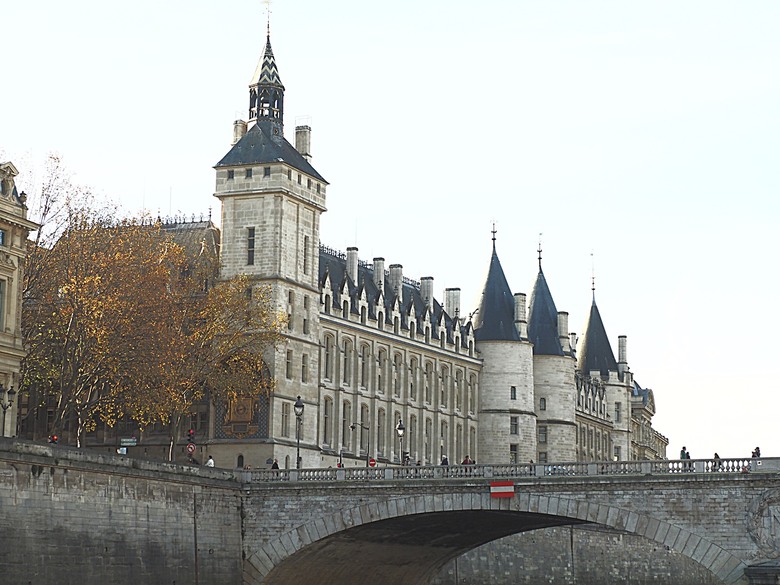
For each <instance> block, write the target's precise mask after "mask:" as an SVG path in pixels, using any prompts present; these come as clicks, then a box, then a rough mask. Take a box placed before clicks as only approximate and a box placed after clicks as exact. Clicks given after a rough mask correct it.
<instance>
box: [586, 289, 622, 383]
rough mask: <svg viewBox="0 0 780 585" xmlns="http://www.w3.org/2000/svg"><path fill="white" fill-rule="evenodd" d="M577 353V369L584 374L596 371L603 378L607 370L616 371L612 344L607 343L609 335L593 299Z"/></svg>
mask: <svg viewBox="0 0 780 585" xmlns="http://www.w3.org/2000/svg"><path fill="white" fill-rule="evenodd" d="M594 294H595V293H594ZM577 354H578V359H577V369H578V370H580V371H581V372H583V373H585V374H589V373H590V372H594V371H597V372H599V374H600V375H601V376H602V377H603V378H607V377H609V372H617V369H618V367H617V362H616V361H615V354H614V353H612V346H611V345H610V344H609V337H607V331H606V329H605V328H604V323H603V322H602V320H601V314H600V313H599V308H598V307H597V306H596V300H595V299H593V302H592V303H591V306H590V315H589V317H588V324H587V326H586V327H585V333H584V334H583V336H582V338H581V339H580V346H579V348H578V349H577Z"/></svg>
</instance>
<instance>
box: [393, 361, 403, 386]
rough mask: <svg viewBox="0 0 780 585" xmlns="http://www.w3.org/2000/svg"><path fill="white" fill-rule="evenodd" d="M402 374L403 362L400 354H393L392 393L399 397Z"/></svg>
mask: <svg viewBox="0 0 780 585" xmlns="http://www.w3.org/2000/svg"><path fill="white" fill-rule="evenodd" d="M402 373H403V362H402V358H401V354H400V353H397V354H395V357H394V358H393V393H394V394H395V395H396V396H401V378H402V377H403V376H402Z"/></svg>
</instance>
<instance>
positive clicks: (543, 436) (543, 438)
mask: <svg viewBox="0 0 780 585" xmlns="http://www.w3.org/2000/svg"><path fill="white" fill-rule="evenodd" d="M539 442H540V443H546V442H547V427H539Z"/></svg>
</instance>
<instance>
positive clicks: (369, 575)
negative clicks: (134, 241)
mask: <svg viewBox="0 0 780 585" xmlns="http://www.w3.org/2000/svg"><path fill="white" fill-rule="evenodd" d="M499 481H500V482H503V483H509V484H510V487H509V488H508V489H510V490H514V495H512V496H511V497H504V498H497V497H491V483H495V482H499ZM505 489H507V488H505ZM494 495H495V494H494ZM779 520H780V459H774V458H764V459H761V460H722V461H719V462H712V461H705V460H693V461H689V462H687V463H686V462H680V461H657V462H649V461H643V462H609V463H566V464H556V465H546V466H542V465H474V466H451V467H411V468H401V467H395V468H389V467H388V468H378V469H369V468H362V467H361V468H358V467H355V468H342V469H318V470H314V469H305V470H300V471H298V470H280V471H276V470H274V471H271V470H263V471H251V472H249V471H242V470H236V471H233V470H222V469H208V468H199V467H188V466H182V465H175V464H166V463H159V462H152V461H144V460H138V459H129V458H122V457H115V456H110V455H109V456H106V455H97V454H94V453H90V452H85V451H79V450H75V449H67V448H61V447H52V446H48V445H39V444H32V443H24V442H21V441H16V440H9V439H4V440H0V550H2V551H4V553H3V555H0V574H3V575H4V576H5V577H8V579H7V580H6V579H5V577H4V581H3V582H7V583H9V584H10V583H24V584H29V585H35V584H39V583H40V584H43V583H45V582H46V583H48V582H50V581H52V580H54V579H56V580H57V582H58V583H60V584H63V583H79V584H80V585H91V584H92V583H95V584H97V583H101V584H102V583H107V582H110V583H115V584H123V583H128V584H130V583H139V582H142V583H150V584H155V583H160V584H162V583H167V584H171V583H179V584H181V583H195V584H209V585H211V584H220V585H221V584H223V583H224V584H225V585H238V584H239V583H243V584H245V585H250V584H260V583H263V584H264V585H265V584H273V585H286V584H292V583H295V584H304V585H305V584H308V583H311V584H330V583H334V584H335V583H338V584H349V585H360V584H363V583H366V584H368V583H371V584H375V585H385V584H388V585H389V584H398V583H405V584H411V585H414V584H421V585H422V584H425V583H429V582H430V581H431V579H432V578H433V577H434V576H435V575H436V574H437V573H438V572H439V570H440V569H441V567H442V566H444V565H445V564H446V563H447V562H449V561H450V560H451V559H454V558H456V557H458V556H459V555H461V554H463V553H464V552H466V551H469V550H471V549H474V548H475V547H478V546H480V545H482V544H484V543H487V542H490V541H492V540H495V539H498V538H501V537H504V536H506V535H510V534H514V533H518V532H524V531H530V530H535V529H539V528H546V527H554V526H563V525H572V524H591V525H598V526H601V527H605V528H606V529H608V530H614V531H620V532H621V533H628V534H635V535H639V536H641V537H642V538H645V539H648V540H649V541H653V542H655V543H657V544H658V545H659V546H660V547H662V549H663V550H673V551H676V552H677V553H679V554H680V555H683V556H685V557H688V558H690V559H691V560H692V561H693V562H695V563H698V564H699V565H700V566H702V567H704V568H705V569H706V570H707V571H709V572H710V573H711V574H712V575H713V576H714V578H715V579H716V581H718V582H722V583H742V584H748V583H750V584H763V583H776V582H777V581H776V575H777V573H776V571H775V568H776V561H777V559H778V557H780V522H779ZM675 583H677V584H680V583H684V581H682V580H675Z"/></svg>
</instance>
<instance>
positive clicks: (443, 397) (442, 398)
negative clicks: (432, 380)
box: [439, 366, 450, 408]
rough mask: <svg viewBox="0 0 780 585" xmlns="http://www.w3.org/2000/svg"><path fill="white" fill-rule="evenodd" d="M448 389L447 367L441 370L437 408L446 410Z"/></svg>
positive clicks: (448, 375) (448, 372)
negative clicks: (440, 407) (441, 407)
mask: <svg viewBox="0 0 780 585" xmlns="http://www.w3.org/2000/svg"><path fill="white" fill-rule="evenodd" d="M449 389H450V370H449V368H447V366H444V367H442V369H441V386H439V406H443V407H444V408H447V393H448V392H449Z"/></svg>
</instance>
